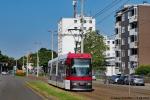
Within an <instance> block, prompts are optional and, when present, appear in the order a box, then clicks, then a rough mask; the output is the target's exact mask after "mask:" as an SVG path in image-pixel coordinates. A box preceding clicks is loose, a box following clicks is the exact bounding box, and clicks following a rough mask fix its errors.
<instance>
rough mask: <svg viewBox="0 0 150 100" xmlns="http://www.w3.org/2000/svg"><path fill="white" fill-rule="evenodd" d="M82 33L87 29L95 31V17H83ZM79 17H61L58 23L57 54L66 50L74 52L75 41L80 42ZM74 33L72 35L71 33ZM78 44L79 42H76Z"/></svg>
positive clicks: (64, 52) (66, 51)
mask: <svg viewBox="0 0 150 100" xmlns="http://www.w3.org/2000/svg"><path fill="white" fill-rule="evenodd" d="M83 28H84V34H85V33H86V32H88V31H95V19H93V18H92V17H84V24H83ZM80 30H81V17H80V16H77V17H75V18H62V19H61V20H60V21H59V23H58V55H62V54H66V53H68V52H71V53H74V52H75V47H76V41H78V42H80V41H81V37H80V36H79V34H81V31H80ZM73 34H74V35H73ZM78 46H79V44H78Z"/></svg>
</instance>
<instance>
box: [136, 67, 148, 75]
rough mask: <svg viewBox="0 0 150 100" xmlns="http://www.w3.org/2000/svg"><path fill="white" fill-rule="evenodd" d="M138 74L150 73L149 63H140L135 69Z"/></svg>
mask: <svg viewBox="0 0 150 100" xmlns="http://www.w3.org/2000/svg"><path fill="white" fill-rule="evenodd" d="M135 73H136V74H138V75H148V74H150V65H141V66H140V67H138V68H137V69H136V71H135Z"/></svg>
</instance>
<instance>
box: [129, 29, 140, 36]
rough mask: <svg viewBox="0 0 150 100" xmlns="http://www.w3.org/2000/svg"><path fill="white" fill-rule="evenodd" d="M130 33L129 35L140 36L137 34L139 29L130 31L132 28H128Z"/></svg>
mask: <svg viewBox="0 0 150 100" xmlns="http://www.w3.org/2000/svg"><path fill="white" fill-rule="evenodd" d="M128 31H129V35H138V34H137V28H134V29H130V28H129V27H128Z"/></svg>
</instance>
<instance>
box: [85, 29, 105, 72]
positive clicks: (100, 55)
mask: <svg viewBox="0 0 150 100" xmlns="http://www.w3.org/2000/svg"><path fill="white" fill-rule="evenodd" d="M106 49H107V46H106V45H105V43H104V40H103V36H102V35H100V34H99V33H98V32H89V33H86V36H85V39H84V52H85V53H90V54H91V55H92V64H93V68H94V69H101V70H105V68H104V67H103V65H104V63H105V55H104V51H106Z"/></svg>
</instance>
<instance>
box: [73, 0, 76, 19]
mask: <svg viewBox="0 0 150 100" xmlns="http://www.w3.org/2000/svg"><path fill="white" fill-rule="evenodd" d="M72 5H73V10H74V11H73V12H74V15H73V16H74V18H75V17H76V15H77V0H73V2H72Z"/></svg>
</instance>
